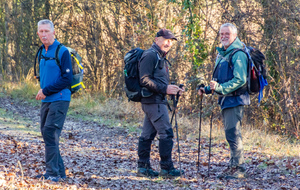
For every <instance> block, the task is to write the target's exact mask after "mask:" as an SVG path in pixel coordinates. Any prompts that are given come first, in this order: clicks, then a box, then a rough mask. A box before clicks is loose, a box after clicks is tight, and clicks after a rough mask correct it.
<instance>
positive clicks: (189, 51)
mask: <svg viewBox="0 0 300 190" xmlns="http://www.w3.org/2000/svg"><path fill="white" fill-rule="evenodd" d="M0 9H1V11H0V70H1V73H2V79H3V80H6V81H14V82H19V81H22V80H24V79H26V78H27V79H28V78H30V79H31V78H32V80H34V79H33V63H34V57H35V53H36V51H37V49H38V47H39V46H40V45H41V42H40V41H39V39H38V36H37V34H36V31H37V22H38V21H39V20H41V19H45V18H48V19H51V20H52V21H53V23H54V24H55V28H56V38H57V39H58V40H59V41H60V42H62V43H63V44H65V45H67V46H71V47H72V48H74V49H76V50H77V51H78V52H79V53H80V55H81V56H82V57H83V64H84V67H85V78H84V83H85V85H86V87H87V89H86V91H87V92H89V93H91V94H93V93H97V94H102V95H103V96H104V97H105V98H118V99H120V98H123V99H126V97H125V95H124V91H123V85H124V77H123V67H124V62H123V57H124V55H125V53H126V52H127V51H129V50H130V49H132V48H135V47H141V48H144V49H147V48H149V47H150V46H151V44H152V43H153V40H154V36H155V34H156V32H157V31H158V30H159V29H160V28H168V29H171V30H172V31H173V32H174V34H175V35H176V36H177V37H178V39H179V40H178V42H177V43H176V44H175V45H174V47H173V48H172V50H171V51H170V53H169V55H168V59H169V60H170V61H171V63H172V67H171V68H170V71H171V73H170V74H171V80H173V81H175V82H176V83H177V84H179V83H184V84H185V85H186V89H187V92H186V93H185V94H184V96H183V98H182V99H181V102H182V106H181V110H180V111H181V112H182V113H185V114H187V115H191V116H196V115H197V113H198V112H199V110H198V107H197V106H198V103H199V97H198V96H197V94H196V92H195V88H196V86H197V85H198V84H199V83H201V82H204V83H206V84H207V82H209V80H210V79H211V74H212V68H213V65H214V60H215V58H216V51H215V48H216V47H217V46H219V45H220V44H219V38H218V37H219V36H218V35H219V34H218V31H219V27H220V25H221V24H223V23H226V22H231V23H234V24H235V25H236V26H237V28H238V36H239V38H240V39H241V40H242V41H243V42H245V43H246V44H247V45H250V46H252V47H255V48H259V49H260V50H261V51H262V52H263V53H264V54H265V55H266V58H267V59H266V61H265V63H266V65H267V69H268V75H269V77H268V82H269V85H268V86H267V87H266V88H265V94H264V99H263V100H262V102H261V104H260V106H259V107H257V105H258V104H257V98H256V97H252V105H251V106H249V108H247V109H246V115H245V118H247V121H248V123H249V124H251V125H252V126H254V127H258V128H262V127H263V128H265V129H270V130H275V131H278V132H279V133H283V134H288V135H290V136H293V137H295V138H298V139H299V135H300V129H299V125H300V114H299V107H300V98H299V97H300V89H299V82H300V79H299V51H300V49H299V45H300V44H299V43H300V2H299V1H298V0H247V1H246V0H159V1H157V0H106V1H103V0H80V1H79V0H10V1H7V0H0ZM204 103H206V104H205V105H206V108H204V109H207V110H206V112H205V113H206V114H204V116H205V115H206V116H208V115H209V113H210V110H212V109H210V107H209V105H210V102H209V98H204Z"/></svg>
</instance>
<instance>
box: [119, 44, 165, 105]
mask: <svg viewBox="0 0 300 190" xmlns="http://www.w3.org/2000/svg"><path fill="white" fill-rule="evenodd" d="M153 51H154V50H153ZM143 53H144V50H143V49H141V48H135V49H132V50H130V51H129V52H127V53H126V55H125V56H124V63H125V67H124V75H125V86H124V90H125V93H126V96H127V97H128V101H134V102H140V101H141V99H142V97H149V96H151V95H152V93H151V92H149V91H148V90H143V88H145V87H141V86H140V75H139V62H140V59H141V57H142V54H143ZM157 57H158V60H157V63H156V65H155V67H154V69H153V72H154V70H155V68H156V67H157V65H158V62H159V60H160V58H159V56H158V54H157ZM146 93H147V94H146Z"/></svg>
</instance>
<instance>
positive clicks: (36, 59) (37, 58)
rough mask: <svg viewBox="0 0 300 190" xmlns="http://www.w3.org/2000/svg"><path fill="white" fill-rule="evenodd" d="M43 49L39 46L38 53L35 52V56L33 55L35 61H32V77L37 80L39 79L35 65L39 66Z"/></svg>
mask: <svg viewBox="0 0 300 190" xmlns="http://www.w3.org/2000/svg"><path fill="white" fill-rule="evenodd" d="M43 48H44V47H43V45H41V46H40V47H39V49H38V51H37V52H36V54H35V59H34V66H33V71H34V77H35V78H37V79H38V78H39V77H38V76H37V72H36V65H37V63H38V64H40V60H41V54H42V50H43Z"/></svg>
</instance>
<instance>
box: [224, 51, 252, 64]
mask: <svg viewBox="0 0 300 190" xmlns="http://www.w3.org/2000/svg"><path fill="white" fill-rule="evenodd" d="M238 51H242V52H244V53H245V54H246V56H247V58H248V54H247V52H246V51H245V50H243V49H241V48H237V49H234V50H233V51H232V52H231V53H230V54H229V58H228V59H229V63H228V64H229V67H230V68H231V67H233V65H232V57H233V55H234V54H235V53H236V52H238Z"/></svg>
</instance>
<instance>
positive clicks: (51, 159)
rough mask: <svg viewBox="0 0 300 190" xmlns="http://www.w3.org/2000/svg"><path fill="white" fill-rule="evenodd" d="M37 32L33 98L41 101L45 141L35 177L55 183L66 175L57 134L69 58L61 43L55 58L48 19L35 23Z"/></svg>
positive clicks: (63, 113) (65, 95)
mask: <svg viewBox="0 0 300 190" xmlns="http://www.w3.org/2000/svg"><path fill="white" fill-rule="evenodd" d="M37 34H38V36H39V38H40V40H41V42H42V43H43V45H42V47H43V48H42V51H41V60H40V63H39V72H40V86H41V89H40V90H39V91H38V93H37V95H36V100H41V102H42V105H41V110H40V113H41V133H42V136H43V139H44V143H45V160H46V173H45V174H39V175H37V176H36V178H44V179H48V180H52V181H55V182H58V181H60V179H64V178H66V173H65V167H64V163H63V160H62V157H61V155H60V151H59V137H60V134H61V131H62V128H63V125H64V121H65V118H66V115H67V111H68V108H69V104H70V100H71V91H70V90H69V88H68V87H69V86H70V85H71V82H72V77H73V74H72V64H71V57H70V54H69V52H68V50H67V48H66V47H64V46H62V47H61V49H60V51H59V54H58V59H59V63H60V66H59V65H58V64H57V62H56V60H55V51H56V48H57V47H58V45H59V44H60V43H59V42H58V41H57V40H56V39H55V37H54V35H55V30H54V25H53V23H52V22H51V21H50V20H47V19H45V20H41V21H39V22H38V31H37Z"/></svg>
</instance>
